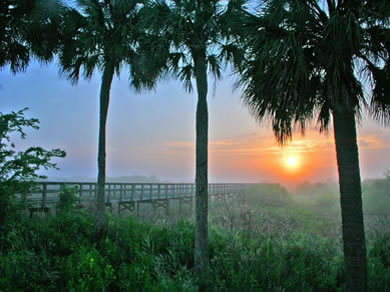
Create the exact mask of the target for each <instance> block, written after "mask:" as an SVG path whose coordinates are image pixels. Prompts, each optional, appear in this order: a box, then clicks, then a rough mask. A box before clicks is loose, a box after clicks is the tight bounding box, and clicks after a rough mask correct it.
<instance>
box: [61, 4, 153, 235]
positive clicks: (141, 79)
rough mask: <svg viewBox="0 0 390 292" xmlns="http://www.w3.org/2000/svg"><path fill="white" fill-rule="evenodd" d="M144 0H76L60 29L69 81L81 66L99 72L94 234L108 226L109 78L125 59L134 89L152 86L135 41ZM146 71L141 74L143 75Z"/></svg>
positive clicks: (64, 69)
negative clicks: (140, 62)
mask: <svg viewBox="0 0 390 292" xmlns="http://www.w3.org/2000/svg"><path fill="white" fill-rule="evenodd" d="M143 2H144V1H142V0H77V1H75V4H76V5H77V7H76V8H75V9H71V10H70V11H69V12H68V13H67V14H66V16H65V19H64V25H63V29H62V30H61V32H62V35H61V45H60V49H59V63H60V70H61V73H62V74H63V75H64V76H66V77H67V78H68V79H69V80H70V81H71V82H72V84H76V83H77V81H78V80H79V75H80V71H82V73H83V75H84V77H85V78H86V79H90V78H91V77H92V75H93V72H94V71H95V69H97V70H98V71H100V72H101V74H102V82H101V88H100V114H99V137H98V175H97V217H96V219H97V220H96V235H97V238H98V239H101V238H103V237H104V233H105V227H106V216H105V203H104V185H105V180H106V121H107V113H108V106H109V100H110V89H111V83H112V80H113V77H114V74H115V73H116V74H117V75H119V73H120V70H121V68H122V66H123V65H127V66H128V67H129V69H130V79H131V82H132V85H133V86H134V87H135V88H136V89H140V88H141V87H152V86H153V85H154V81H155V77H156V76H155V75H152V74H151V75H146V73H145V72H144V71H142V68H140V65H139V60H140V58H139V56H138V55H137V51H136V49H137V46H138V41H139V39H140V37H141V36H142V33H143V32H142V31H141V30H140V29H139V28H138V26H137V24H138V22H139V12H140V10H141V8H142V5H141V4H142V3H143ZM144 74H145V75H144Z"/></svg>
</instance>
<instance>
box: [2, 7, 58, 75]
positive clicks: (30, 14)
mask: <svg viewBox="0 0 390 292" xmlns="http://www.w3.org/2000/svg"><path fill="white" fill-rule="evenodd" d="M64 11H65V7H64V6H63V5H62V4H61V1H59V0H52V1H38V0H4V1H2V2H1V4H0V68H2V67H5V66H8V65H9V66H10V70H11V72H13V73H16V72H19V71H24V70H25V69H26V68H27V66H28V64H29V62H30V60H31V57H32V56H35V57H37V58H38V59H39V60H40V61H41V62H44V63H46V62H49V61H51V60H52V59H53V56H54V53H55V51H56V48H57V45H58V37H57V36H58V28H59V26H60V23H61V21H62V15H63V12H64Z"/></svg>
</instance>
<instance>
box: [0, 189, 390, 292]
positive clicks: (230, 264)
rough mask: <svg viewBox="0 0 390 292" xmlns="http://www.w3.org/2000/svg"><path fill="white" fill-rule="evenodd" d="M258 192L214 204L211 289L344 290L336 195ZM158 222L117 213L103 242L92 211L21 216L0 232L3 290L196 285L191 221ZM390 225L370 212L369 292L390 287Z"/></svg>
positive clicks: (192, 287)
mask: <svg viewBox="0 0 390 292" xmlns="http://www.w3.org/2000/svg"><path fill="white" fill-rule="evenodd" d="M262 191H264V190H262ZM259 192H260V190H252V192H249V193H247V194H246V195H245V196H242V197H240V198H238V199H233V200H231V201H229V200H227V201H220V202H211V210H210V222H211V224H210V225H211V226H210V234H209V240H210V242H209V245H210V271H209V275H210V276H209V287H210V288H212V289H216V290H223V289H226V288H259V289H262V290H265V291H338V290H339V291H343V290H344V276H343V275H344V273H343V256H342V244H341V236H340V234H339V232H338V231H337V230H338V229H339V224H340V223H339V218H338V216H333V215H335V214H336V213H337V212H336V211H332V210H333V209H332V208H333V207H332V204H333V203H330V202H327V201H326V200H325V199H324V198H321V197H318V196H317V197H316V200H315V201H310V200H305V204H306V205H304V204H303V205H302V203H299V201H300V200H301V199H300V198H298V199H297V198H296V197H291V196H290V195H288V194H287V192H285V191H284V190H283V189H278V187H277V186H270V187H269V189H267V190H266V193H267V194H272V196H271V195H268V197H267V195H266V194H262V195H259ZM331 197H332V196H331ZM322 204H325V205H326V206H327V208H323V206H322ZM308 205H311V208H309V207H308ZM336 209H337V208H335V209H334V210H336ZM332 212H336V213H334V214H333V213H332ZM144 219H145V218H144ZM160 221H161V222H160V223H159V224H153V223H151V222H146V221H145V220H140V219H136V218H134V217H130V216H127V217H124V218H119V217H117V216H115V215H110V216H109V227H108V232H107V238H106V240H105V241H104V243H103V244H102V245H100V246H96V244H95V238H94V230H95V228H94V226H95V222H94V217H93V216H91V215H90V213H88V212H87V211H86V210H68V209H67V208H64V210H63V211H62V212H59V213H58V214H57V216H48V217H46V218H42V217H40V216H34V217H33V218H32V219H30V218H27V216H16V217H15V218H13V219H12V220H9V221H8V223H7V225H4V226H2V230H1V231H0V290H4V291H14V290H18V289H50V288H55V287H61V288H64V289H66V290H77V291H86V290H100V289H103V288H105V289H108V290H118V289H122V290H134V289H140V288H143V289H147V290H155V291H157V290H186V291H187V290H196V289H197V279H196V275H195V274H194V273H193V245H194V226H193V223H192V221H191V220H190V219H189V220H188V219H187V220H178V221H177V222H175V223H170V224H168V223H167V222H168V221H167V220H166V221H165V223H164V222H163V223H162V221H164V220H160ZM388 226H389V220H388V217H386V216H371V215H368V216H367V218H366V227H367V241H368V268H369V288H370V290H371V291H390V232H389V229H388ZM335 230H336V231H335Z"/></svg>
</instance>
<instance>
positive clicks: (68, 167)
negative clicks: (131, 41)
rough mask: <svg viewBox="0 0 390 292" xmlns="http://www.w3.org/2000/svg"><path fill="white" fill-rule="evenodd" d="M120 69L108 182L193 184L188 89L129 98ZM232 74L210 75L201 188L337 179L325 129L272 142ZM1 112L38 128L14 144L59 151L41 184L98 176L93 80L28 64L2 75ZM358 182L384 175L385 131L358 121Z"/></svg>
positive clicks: (389, 161) (172, 84) (389, 132)
mask: <svg viewBox="0 0 390 292" xmlns="http://www.w3.org/2000/svg"><path fill="white" fill-rule="evenodd" d="M127 76H128V72H125V70H123V72H122V74H121V76H120V78H118V77H115V78H114V81H113V84H112V89H111V101H110V106H109V113H108V122H107V176H111V177H113V176H131V175H145V176H152V175H155V176H157V177H158V178H159V179H161V180H169V181H172V182H193V181H194V177H195V149H194V141H195V110H196V90H195V92H192V93H187V92H186V91H185V89H184V87H183V86H182V84H180V83H179V82H178V81H175V80H163V81H162V82H160V83H159V85H158V86H157V87H156V88H155V90H153V91H149V92H142V93H136V92H135V90H133V89H131V88H130V86H129V82H128V77H127ZM235 81H236V77H234V76H232V75H231V74H230V73H228V72H225V74H224V77H223V79H222V80H220V81H215V80H214V79H213V78H212V77H210V78H209V94H208V105H209V181H210V182H256V183H257V182H272V183H281V184H282V185H285V186H294V185H297V184H299V183H302V182H305V181H309V182H327V181H337V178H338V177H337V165H336V154H335V146H334V138H333V130H332V128H330V130H329V133H328V135H325V134H319V133H318V132H317V131H316V128H315V125H314V124H313V125H311V126H309V127H308V129H307V131H306V134H305V136H304V137H302V136H301V134H300V133H299V132H297V133H296V134H295V135H294V137H293V140H292V142H290V143H289V144H288V145H287V146H284V147H281V146H279V145H278V144H277V142H276V140H275V138H274V136H273V133H272V131H271V129H270V124H269V123H267V122H263V123H261V124H260V123H258V122H257V121H256V120H255V119H254V118H253V116H251V115H250V112H249V110H248V109H247V108H246V107H245V105H243V104H242V100H241V98H240V91H239V90H235V91H234V90H233V84H234V82H235ZM0 84H1V87H0V112H2V113H8V112H10V111H17V110H20V109H22V108H25V107H28V108H29V110H28V111H27V112H26V116H27V117H34V118H38V119H39V120H40V129H39V130H38V131H36V130H28V131H27V134H28V136H27V138H26V139H25V140H20V139H17V138H15V139H16V140H15V141H16V142H17V143H16V145H17V148H18V149H25V148H26V147H28V146H42V147H44V148H46V149H52V148H61V149H64V150H65V151H66V152H67V156H66V158H64V159H58V160H56V162H57V165H58V167H59V168H60V170H59V171H55V170H49V171H42V172H41V173H42V174H45V175H48V176H49V177H74V176H83V177H91V178H94V177H96V175H97V133H98V108H99V105H98V96H99V89H100V74H99V72H95V74H94V77H93V78H92V80H91V81H85V80H82V79H80V81H79V83H78V84H77V86H72V85H71V84H70V82H69V81H67V80H66V79H65V78H60V77H59V75H58V69H57V67H56V65H55V64H49V65H44V66H41V65H40V64H39V63H37V62H33V63H32V64H31V65H30V66H29V68H28V69H27V71H26V72H24V73H18V74H16V75H13V74H11V73H10V72H9V71H8V69H7V68H3V69H2V70H1V71H0ZM358 140H359V152H360V166H361V175H362V178H363V179H367V178H375V177H382V176H383V174H384V172H385V171H386V169H388V168H389V167H390V155H389V154H390V151H389V150H390V129H388V128H385V127H383V126H381V125H379V124H378V123H376V122H375V121H372V120H369V119H367V118H364V119H363V120H362V122H361V124H360V125H359V128H358Z"/></svg>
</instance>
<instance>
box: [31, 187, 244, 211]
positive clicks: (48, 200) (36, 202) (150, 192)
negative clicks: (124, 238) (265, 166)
mask: <svg viewBox="0 0 390 292" xmlns="http://www.w3.org/2000/svg"><path fill="white" fill-rule="evenodd" d="M249 186H251V184H240V183H231V184H224V183H218V184H209V186H208V192H209V196H215V197H220V196H226V195H230V196H232V195H237V194H239V193H241V192H243V191H244V190H245V189H247V188H248V187H249ZM65 187H73V188H75V189H76V191H77V193H78V195H79V199H80V204H86V203H89V202H93V201H95V199H96V197H95V196H96V189H97V184H96V183H89V182H37V183H36V184H35V186H34V188H33V189H32V190H31V192H30V193H31V195H30V196H28V198H27V199H26V200H25V202H24V203H25V204H26V206H27V207H30V208H33V209H38V208H39V209H42V210H46V209H47V208H52V207H53V206H55V205H56V204H57V202H58V200H59V193H60V192H61V191H62V190H64V188H65ZM194 196H195V184H191V183H179V184H173V183H106V184H105V202H106V205H109V206H112V204H113V203H115V204H118V206H119V210H120V206H121V205H126V204H130V205H131V204H132V203H142V202H144V203H147V202H153V201H162V200H171V199H188V198H192V197H194ZM127 209H128V208H127Z"/></svg>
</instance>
